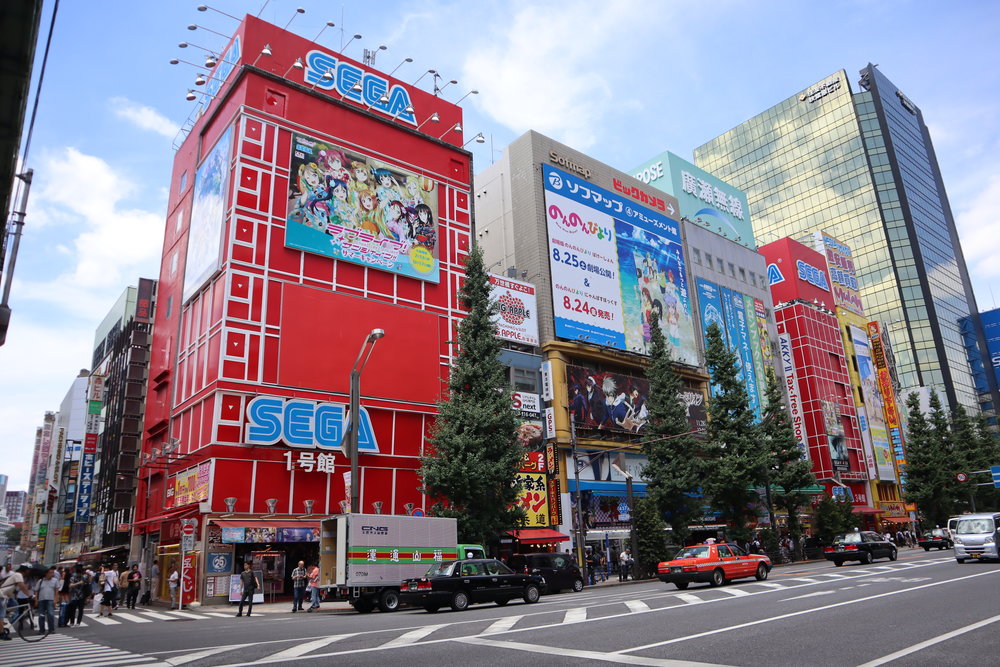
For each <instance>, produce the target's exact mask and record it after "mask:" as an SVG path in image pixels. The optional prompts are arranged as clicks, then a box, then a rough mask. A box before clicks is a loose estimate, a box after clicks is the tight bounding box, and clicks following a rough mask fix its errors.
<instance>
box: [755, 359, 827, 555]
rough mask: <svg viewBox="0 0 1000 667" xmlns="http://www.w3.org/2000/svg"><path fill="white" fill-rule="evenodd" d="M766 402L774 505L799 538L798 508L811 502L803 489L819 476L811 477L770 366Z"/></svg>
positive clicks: (763, 432)
mask: <svg viewBox="0 0 1000 667" xmlns="http://www.w3.org/2000/svg"><path fill="white" fill-rule="evenodd" d="M765 399H766V402H767V408H766V409H765V410H764V416H763V418H762V419H761V422H760V425H759V426H758V429H759V431H760V437H761V440H763V442H764V443H765V444H766V445H767V447H768V450H769V452H768V453H769V454H770V457H771V464H770V473H769V477H770V480H769V481H770V483H771V502H772V503H774V505H775V506H777V507H778V508H780V509H782V510H784V511H785V512H787V513H788V532H789V533H791V535H792V536H794V537H798V536H799V535H801V534H802V522H801V521H800V520H799V509H800V508H801V507H803V506H804V505H806V503H808V502H809V494H808V493H806V492H805V491H803V489H805V488H807V487H809V486H812V485H814V484H815V483H816V477H815V476H814V475H813V474H812V463H811V462H810V461H809V459H807V458H805V457H804V456H803V451H802V448H801V447H800V446H799V443H798V442H797V441H796V440H795V431H794V430H793V429H792V422H791V419H790V417H789V414H788V410H787V409H786V408H785V405H784V404H783V402H782V399H783V394H782V393H781V388H780V386H779V385H778V378H777V376H776V375H775V373H774V369H772V368H770V367H768V369H767V385H766V390H765ZM797 543H798V541H797Z"/></svg>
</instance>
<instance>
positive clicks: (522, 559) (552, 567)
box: [507, 553, 583, 593]
mask: <svg viewBox="0 0 1000 667" xmlns="http://www.w3.org/2000/svg"><path fill="white" fill-rule="evenodd" d="M507 564H508V565H510V567H511V569H512V570H514V571H515V572H522V573H524V574H537V575H538V576H540V577H542V578H543V579H544V580H545V585H544V586H543V587H542V593H558V592H559V591H561V590H562V589H564V588H569V589H571V590H573V591H574V592H575V593H579V592H580V591H582V590H583V573H582V572H580V568H579V567H577V564H576V560H575V559H574V558H573V556H571V555H570V554H558V553H540V554H514V555H513V556H511V557H510V558H509V559H508V560H507Z"/></svg>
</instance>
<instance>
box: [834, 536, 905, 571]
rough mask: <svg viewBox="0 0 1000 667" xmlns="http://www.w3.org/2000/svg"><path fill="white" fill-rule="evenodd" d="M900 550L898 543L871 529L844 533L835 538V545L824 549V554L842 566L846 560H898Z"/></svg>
mask: <svg viewBox="0 0 1000 667" xmlns="http://www.w3.org/2000/svg"><path fill="white" fill-rule="evenodd" d="M898 555H899V552H898V551H897V550H896V545H895V544H893V543H892V542H890V541H889V540H887V539H885V537H883V536H882V535H879V534H878V533H874V532H872V531H870V530H862V531H860V532H854V533H844V534H842V535H837V536H836V537H835V538H833V546H829V547H826V548H825V549H824V550H823V556H824V557H825V558H826V559H827V560H832V561H833V564H834V565H836V566H837V567H840V566H841V565H843V564H844V561H848V560H856V561H860V562H861V563H862V564H865V565H867V564H868V563H871V562H872V561H873V560H875V559H876V558H888V559H889V560H896V558H897V556H898Z"/></svg>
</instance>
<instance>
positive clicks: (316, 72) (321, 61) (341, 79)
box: [304, 50, 417, 125]
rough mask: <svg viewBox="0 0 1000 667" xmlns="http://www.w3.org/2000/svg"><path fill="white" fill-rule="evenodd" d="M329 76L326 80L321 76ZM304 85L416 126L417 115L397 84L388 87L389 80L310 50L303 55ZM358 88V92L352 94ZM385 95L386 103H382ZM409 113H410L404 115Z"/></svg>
mask: <svg viewBox="0 0 1000 667" xmlns="http://www.w3.org/2000/svg"><path fill="white" fill-rule="evenodd" d="M327 72H329V73H330V78H329V79H324V78H323V75H324V74H326V73H327ZM304 79H305V82H306V83H311V84H313V86H314V87H316V88H319V89H321V90H333V89H334V88H336V89H337V92H338V93H339V94H340V96H341V97H346V98H347V99H349V100H352V101H354V102H357V103H358V104H364V105H365V106H367V107H369V108H372V109H375V110H376V111H379V112H381V113H384V114H385V115H387V116H391V117H393V118H398V119H400V120H402V121H404V122H407V123H409V124H410V125H416V124H417V118H416V114H415V113H414V111H413V110H412V107H411V106H410V94H409V93H408V92H406V89H405V88H403V86H401V85H399V84H395V85H393V86H392V87H391V88H390V87H389V80H388V79H386V78H385V77H381V76H379V75H378V74H375V73H373V72H368V71H365V70H363V69H361V68H360V67H358V66H357V65H352V64H351V63H345V62H341V61H339V60H337V59H336V58H335V57H333V56H332V55H330V54H329V53H324V52H322V51H316V50H312V51H310V52H309V53H308V54H306V69H305V73H304ZM356 85H360V88H361V90H355V88H354V87H355V86H356ZM383 95H385V98H386V99H387V101H385V102H383V101H382V96H383ZM407 109H410V111H407Z"/></svg>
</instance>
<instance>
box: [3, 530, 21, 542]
mask: <svg viewBox="0 0 1000 667" xmlns="http://www.w3.org/2000/svg"><path fill="white" fill-rule="evenodd" d="M0 542H6V543H7V544H11V545H15V546H16V545H18V544H20V543H21V527H20V526H14V527H13V528H8V529H7V537H6V538H4V539H3V540H0Z"/></svg>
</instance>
